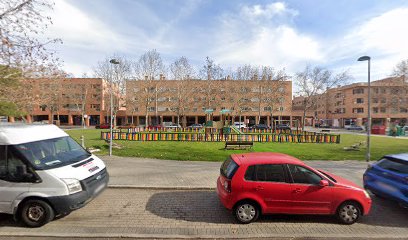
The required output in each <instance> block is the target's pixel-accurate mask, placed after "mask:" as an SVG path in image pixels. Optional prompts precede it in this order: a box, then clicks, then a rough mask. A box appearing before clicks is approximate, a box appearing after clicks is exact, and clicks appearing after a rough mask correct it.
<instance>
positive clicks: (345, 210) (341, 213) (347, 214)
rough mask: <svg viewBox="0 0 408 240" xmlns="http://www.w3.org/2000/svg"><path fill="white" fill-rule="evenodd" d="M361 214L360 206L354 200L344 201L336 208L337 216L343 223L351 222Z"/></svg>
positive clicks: (355, 220) (356, 219)
mask: <svg viewBox="0 0 408 240" xmlns="http://www.w3.org/2000/svg"><path fill="white" fill-rule="evenodd" d="M360 216H361V207H360V205H359V204H358V203H356V202H344V203H343V204H341V205H340V207H339V208H338V210H337V218H338V219H339V220H340V222H341V223H343V224H353V223H355V222H357V221H358V219H359V218H360Z"/></svg>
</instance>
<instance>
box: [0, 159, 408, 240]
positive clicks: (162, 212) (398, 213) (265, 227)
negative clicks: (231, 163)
mask: <svg viewBox="0 0 408 240" xmlns="http://www.w3.org/2000/svg"><path fill="white" fill-rule="evenodd" d="M103 159H104V161H105V162H106V164H107V166H108V170H109V172H110V175H111V182H110V188H108V189H107V190H106V191H105V192H103V193H102V194H101V195H100V196H98V198H96V199H95V200H94V201H92V202H91V203H89V204H88V205H87V206H85V207H84V208H82V209H80V210H78V211H75V212H73V213H71V214H70V215H68V216H66V217H64V218H61V219H58V220H55V221H53V222H51V223H49V224H47V225H45V226H43V227H41V228H37V229H29V228H25V227H23V226H21V225H19V224H17V223H15V222H14V221H13V220H12V218H11V217H10V216H8V215H0V239H1V238H6V239H13V238H14V239H30V238H33V239H45V238H47V239H61V238H64V239H75V238H77V239H79V238H94V239H104V238H105V239H108V238H109V239H119V238H141V239H145V238H171V239H185V238H209V239H213V238H227V239H236V238H242V239H253V238H268V239H308V240H311V239H330V238H331V239H347V238H348V239H350V238H353V239H355V240H357V239H369V238H378V239H393V238H395V239H408V210H406V209H402V208H400V207H399V206H398V205H397V204H395V203H394V202H390V201H387V200H384V199H379V198H376V197H373V207H372V211H371V213H370V215H368V216H364V217H363V218H362V219H361V221H360V222H358V223H356V224H353V225H351V226H346V225H340V224H338V223H337V221H336V220H335V218H333V217H330V216H305V215H302V216H296V215H270V216H263V217H261V218H260V219H259V220H258V221H257V222H255V223H251V224H248V225H241V224H237V223H235V221H234V219H233V217H232V215H231V213H230V212H228V211H227V210H226V209H224V207H223V206H222V205H221V203H220V202H219V200H218V197H217V195H216V193H215V191H214V187H215V181H216V178H217V176H218V174H219V167H220V164H221V163H210V162H178V161H164V160H154V159H136V158H119V157H111V158H108V157H103ZM307 163H308V164H310V165H311V166H313V167H317V168H321V169H324V170H328V171H331V172H333V173H334V174H337V175H341V176H343V177H347V178H349V179H351V180H353V181H354V182H356V183H357V184H359V185H361V178H362V173H363V172H364V169H365V167H366V163H364V162H358V161H339V162H330V161H311V162H307Z"/></svg>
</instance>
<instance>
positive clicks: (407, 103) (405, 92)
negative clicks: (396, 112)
mask: <svg viewBox="0 0 408 240" xmlns="http://www.w3.org/2000/svg"><path fill="white" fill-rule="evenodd" d="M391 75H392V76H393V77H396V78H400V81H401V82H400V84H397V85H400V87H399V89H395V87H394V89H393V90H391V91H394V93H395V94H394V95H395V96H396V97H397V96H398V97H399V101H398V105H399V108H400V112H401V113H403V112H404V113H408V59H406V60H402V61H400V62H399V63H397V65H396V66H395V67H394V70H393V72H392V74H391ZM397 88H398V87H397ZM405 121H408V118H407V119H406V120H405ZM404 123H405V124H407V123H406V122H404Z"/></svg>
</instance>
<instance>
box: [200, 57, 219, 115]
mask: <svg viewBox="0 0 408 240" xmlns="http://www.w3.org/2000/svg"><path fill="white" fill-rule="evenodd" d="M223 73H224V70H223V69H222V68H221V66H220V65H218V64H215V63H214V60H212V59H210V58H209V57H207V58H206V59H205V65H204V66H203V68H202V69H201V70H200V75H201V79H203V80H206V81H207V82H206V89H205V93H206V94H205V95H206V105H207V106H206V107H207V109H214V108H215V105H216V100H217V99H216V97H215V95H216V91H217V89H218V88H220V86H217V84H218V85H219V84H220V81H215V80H220V79H222V78H223Z"/></svg>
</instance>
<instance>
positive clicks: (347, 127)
mask: <svg viewBox="0 0 408 240" xmlns="http://www.w3.org/2000/svg"><path fill="white" fill-rule="evenodd" d="M345 128H346V130H351V131H364V128H363V127H362V126H357V125H349V126H346V127H345Z"/></svg>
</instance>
